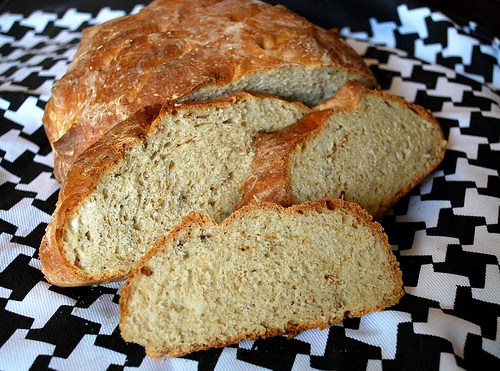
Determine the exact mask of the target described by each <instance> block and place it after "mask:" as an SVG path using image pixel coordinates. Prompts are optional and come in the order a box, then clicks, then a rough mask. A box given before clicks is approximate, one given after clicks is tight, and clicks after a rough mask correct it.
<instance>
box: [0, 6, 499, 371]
mask: <svg viewBox="0 0 500 371" xmlns="http://www.w3.org/2000/svg"><path fill="white" fill-rule="evenodd" d="M279 2H280V3H284V4H285V5H288V6H290V7H291V8H292V9H294V10H296V11H297V12H299V13H300V14H302V15H304V16H306V17H307V18H309V19H311V20H312V21H314V22H316V23H318V24H320V25H322V26H324V27H334V26H337V27H339V29H340V31H341V34H342V35H343V36H344V37H345V38H346V39H347V40H348V42H349V43H350V44H351V45H352V46H353V47H354V48H355V49H356V50H357V52H358V53H359V54H361V55H362V56H363V58H364V59H365V60H366V62H367V63H368V64H369V66H370V67H371V69H372V70H373V72H374V73H375V75H376V76H377V78H378V79H379V82H380V84H381V86H382V89H383V90H385V91H388V92H391V93H394V94H397V95H399V96H402V97H404V98H405V99H407V100H409V101H412V102H415V103H417V104H420V105H422V106H424V107H426V108H427V109H429V110H430V111H432V112H433V114H434V115H435V116H436V117H437V118H438V120H439V122H440V124H441V126H442V128H443V131H444V132H445V135H446V137H447V139H448V147H447V152H446V156H445V160H444V161H443V163H442V165H441V166H440V167H439V168H438V169H437V170H436V171H435V172H433V173H432V174H431V175H430V176H429V177H428V178H427V179H425V181H424V182H422V184H421V185H419V186H418V187H417V188H415V189H414V190H413V191H412V192H411V193H410V194H408V195H407V196H406V197H405V198H404V199H402V200H401V201H400V202H399V203H398V204H397V205H396V206H395V207H394V208H393V209H392V210H390V211H389V212H388V213H387V214H386V215H385V216H384V217H383V219H381V223H382V225H383V227H384V228H385V230H386V232H387V234H388V236H389V240H390V243H391V245H392V246H393V249H394V252H395V254H396V257H397V259H398V261H399V262H400V265H401V269H402V271H403V280H404V287H405V291H406V293H407V294H406V295H405V297H404V298H403V299H402V300H401V302H400V303H399V304H397V305H396V306H394V307H392V308H390V309H388V310H387V311H385V312H382V313H373V314H369V315H367V316H364V317H362V318H360V319H348V320H345V321H343V322H342V323H340V324H338V325H335V326H332V327H330V328H328V329H325V330H323V331H320V330H311V331H306V332H303V333H301V334H299V335H298V336H297V337H295V338H294V339H292V340H288V339H287V338H286V337H276V338H272V339H267V340H258V341H244V342H241V343H240V344H237V345H234V346H230V347H226V348H224V349H213V350H209V351H205V352H198V353H194V354H191V355H188V356H186V357H183V358H178V359H169V358H163V359H161V360H153V359H150V358H148V357H146V356H145V354H144V350H143V349H142V348H141V347H139V346H137V345H134V344H129V343H125V342H124V341H123V340H122V339H121V337H120V334H119V330H118V327H117V324H118V318H119V312H118V299H119V290H120V287H121V284H120V283H115V284H108V285H96V286H92V287H84V288H71V289H62V288H58V287H54V286H51V285H49V284H48V283H47V282H46V281H45V280H44V278H43V275H42V273H41V272H40V262H39V260H38V247H39V244H40V241H41V238H42V236H43V233H44V230H45V227H46V225H47V223H48V221H49V220H50V215H51V213H52V211H53V210H54V206H55V202H56V200H57V195H58V190H59V185H58V183H57V182H56V181H55V180H54V178H53V175H52V164H53V155H52V152H51V149H50V146H49V144H48V141H47V139H46V137H45V133H44V130H43V127H42V123H41V117H42V114H43V109H44V105H45V103H46V102H47V100H48V99H49V98H50V88H51V86H52V84H53V83H54V81H55V80H57V79H58V78H60V77H61V76H62V75H63V74H64V72H65V70H66V67H67V65H68V63H69V61H70V60H71V58H72V56H73V55H74V53H75V51H76V48H77V46H78V43H79V41H80V36H81V31H82V29H83V28H84V27H87V26H90V25H93V24H97V23H102V22H105V21H106V20H109V19H112V18H115V17H118V16H122V15H125V14H127V13H130V12H137V11H138V10H139V9H140V8H141V6H142V5H141V4H144V2H143V3H141V2H132V1H117V0H115V1H106V2H100V1H60V0H58V1H52V2H46V3H47V4H43V3H40V2H35V1H25V2H22V4H23V6H21V5H20V4H21V2H17V1H16V2H13V1H11V2H4V3H3V4H2V7H1V8H0V369H1V370H24V369H30V368H33V369H58V370H73V369H82V368H85V369H92V370H100V369H103V370H105V369H109V370H115V369H120V370H124V369H128V370H129V369H146V370H147V369H150V370H156V369H173V370H174V369H175V370H194V369H210V370H212V369H217V370H235V369H238V370H240V369H241V370H262V369H273V370H304V369H323V370H325V369H337V370H365V369H367V370H378V369H388V370H390V369H398V370H405V369H409V370H433V369H443V370H455V369H477V368H478V364H479V363H480V362H481V363H482V365H483V366H481V367H482V369H488V370H494V369H500V323H499V322H500V320H499V319H500V271H499V270H500V265H499V258H500V216H499V212H500V176H499V171H500V95H499V94H500V64H499V61H500V41H499V40H498V39H497V38H494V37H493V36H491V35H490V34H488V33H487V32H486V31H485V30H484V29H482V28H481V27H479V26H478V25H477V24H475V23H472V22H465V21H461V20H456V19H451V18H450V17H449V16H447V15H445V14H443V13H441V12H438V11H436V10H435V9H431V8H429V7H428V6H426V5H424V4H423V3H420V2H418V1H390V0H383V1H377V2H369V3H368V4H369V5H367V3H366V2H364V3H363V4H364V6H365V7H364V9H365V11H364V12H362V13H363V14H361V12H360V11H359V9H360V0H354V1H347V0H345V1H342V0H339V1H327V0H317V1H309V2H300V1H279Z"/></svg>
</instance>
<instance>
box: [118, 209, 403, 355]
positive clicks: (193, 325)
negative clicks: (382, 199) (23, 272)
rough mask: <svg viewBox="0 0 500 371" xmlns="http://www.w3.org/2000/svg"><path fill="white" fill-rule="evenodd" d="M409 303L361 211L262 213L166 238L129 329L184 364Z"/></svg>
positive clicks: (197, 223)
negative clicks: (196, 355)
mask: <svg viewBox="0 0 500 371" xmlns="http://www.w3.org/2000/svg"><path fill="white" fill-rule="evenodd" d="M403 294H404V292H403V288H402V276H401V272H400V270H399V266H398V263H397V260H396V258H395V257H394V255H393V253H392V251H391V248H390V246H389V244H388V241H387V236H386V235H385V234H384V233H383V230H382V227H381V226H380V225H379V224H378V223H376V222H374V221H372V219H371V216H370V215H368V214H367V213H366V212H365V211H364V210H362V209H361V208H360V207H359V206H357V205H355V204H352V203H349V202H345V201H341V200H318V201H313V202H308V203H304V204H301V205H295V206H292V207H290V208H283V207H280V206H278V205H276V204H269V203H264V204H254V205H249V206H246V207H244V208H242V209H240V210H239V211H237V212H235V213H234V214H233V215H231V216H230V217H229V218H228V219H227V220H225V221H224V222H222V223H221V224H217V223H216V222H215V221H213V220H212V219H211V218H209V217H207V216H204V215H203V214H199V213H193V214H190V215H189V216H187V217H186V218H184V219H183V221H182V222H181V223H180V224H178V225H177V226H176V227H175V228H174V229H173V230H172V232H171V233H170V234H168V235H167V236H166V237H163V238H160V239H159V240H158V241H157V242H156V244H155V246H154V247H153V249H151V250H150V251H149V252H148V253H147V254H146V256H145V257H144V258H143V259H142V260H141V261H140V263H139V264H138V265H137V266H136V268H135V269H134V271H133V273H132V275H131V276H130V278H129V279H128V280H127V282H126V283H125V285H124V287H123V289H122V291H121V299H120V311H121V320H120V329H121V333H122V336H123V338H124V339H125V340H127V341H131V342H135V343H138V344H141V345H143V346H145V348H146V352H147V354H149V355H150V356H152V357H161V356H164V355H168V356H171V357H177V356H182V355H185V354H187V353H190V352H194V351H198V350H204V349H208V348H212V347H223V346H226V345H230V344H234V343H237V342H239V341H240V340H243V339H258V338H266V337H270V336H277V335H282V334H289V335H291V336H293V335H296V334H297V333H298V332H300V331H304V330H307V329H312V328H325V327H327V326H329V325H332V324H334V323H337V322H339V321H341V320H343V319H344V318H346V317H359V316H362V315H364V314H367V313H370V312H373V311H380V310H383V309H385V308H387V307H390V306H392V305H394V304H396V303H397V302H398V301H399V299H400V298H401V297H402V295H403Z"/></svg>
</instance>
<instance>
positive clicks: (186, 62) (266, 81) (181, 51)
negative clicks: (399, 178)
mask: <svg viewBox="0 0 500 371" xmlns="http://www.w3.org/2000/svg"><path fill="white" fill-rule="evenodd" d="M348 79H356V80H359V81H362V82H363V83H365V84H367V85H370V86H374V85H376V81H375V78H374V77H373V75H372V73H371V72H370V70H369V69H368V68H367V66H366V65H365V63H364V62H363V60H362V59H361V58H360V57H359V56H358V55H357V54H356V52H355V51H354V50H353V49H352V48H351V47H350V46H349V45H348V44H346V43H345V42H344V41H343V40H341V38H340V37H339V35H338V34H337V32H335V31H327V30H325V29H322V28H320V27H317V26H315V25H313V24H311V23H310V22H308V21H307V20H306V19H305V18H302V17H300V16H298V15H297V14H295V13H293V12H292V11H290V10H288V9H286V8H285V7H283V6H281V5H277V6H271V5H270V4H266V3H264V2H260V1H257V0H156V1H154V2H152V3H151V4H150V5H148V6H147V7H145V8H143V9H142V10H141V11H140V12H138V13H137V14H134V15H129V16H125V17H121V18H119V19H115V20H111V21H109V22H106V23H104V24H100V25H96V26H92V27H89V28H87V29H85V30H84V32H83V35H82V41H81V44H80V47H79V49H78V51H77V53H76V55H75V57H74V60H73V61H72V62H71V64H70V66H69V67H68V71H67V72H66V74H65V75H64V76H63V77H62V78H61V79H60V80H59V81H58V82H57V83H56V84H55V85H54V87H53V89H52V97H51V99H50V101H49V102H48V103H47V105H46V109H45V115H44V117H43V122H44V126H45V130H46V132H47V136H48V138H49V141H50V143H51V145H52V146H53V149H54V156H55V170H54V172H55V175H56V177H57V179H58V180H60V181H62V180H63V179H64V178H65V175H66V172H67V171H68V167H69V165H70V164H71V163H72V162H73V161H74V160H75V159H76V158H77V157H78V155H79V154H80V153H81V152H83V151H84V150H85V149H86V148H87V147H88V146H89V145H91V144H92V143H93V142H94V141H96V140H97V138H99V137H100V136H101V135H103V133H105V132H106V131H108V130H109V129H110V128H111V127H113V126H114V125H116V124H117V123H119V122H121V121H123V120H124V119H126V118H127V117H128V116H130V115H131V114H132V113H134V112H136V111H137V110H139V109H140V108H141V107H143V106H145V105H152V104H158V103H160V104H161V103H163V102H165V101H166V100H167V99H190V100H193V99H196V100H205V99H207V98H211V97H215V96H219V95H221V94H226V93H229V92H235V91H239V90H254V91H259V92H265V93H272V94H277V95H280V96H283V97H285V98H287V99H289V100H296V101H301V102H304V103H306V104H308V105H315V104H319V103H320V102H321V101H323V100H325V99H326V98H328V97H330V96H331V95H333V94H334V93H335V92H336V90H337V89H338V87H339V86H341V85H342V84H343V83H344V82H345V81H346V80H348Z"/></svg>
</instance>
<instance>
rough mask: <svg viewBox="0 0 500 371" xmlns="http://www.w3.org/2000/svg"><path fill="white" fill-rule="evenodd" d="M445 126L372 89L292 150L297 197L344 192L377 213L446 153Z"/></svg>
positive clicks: (297, 200) (296, 200)
mask: <svg viewBox="0 0 500 371" xmlns="http://www.w3.org/2000/svg"><path fill="white" fill-rule="evenodd" d="M442 145H443V140H442V136H441V133H440V131H439V128H438V127H436V126H435V124H433V122H431V121H430V120H427V119H425V118H423V117H422V116H421V115H419V114H417V113H416V112H415V111H414V110H412V109H411V108H410V107H409V106H407V105H406V104H404V103H402V102H400V101H399V100H390V99H385V98H381V97H379V96H378V95H373V94H368V95H366V96H365V97H364V98H363V99H362V100H361V102H360V103H359V107H356V108H355V109H345V110H342V109H338V110H337V112H335V113H333V114H331V115H330V116H329V117H328V118H327V121H326V125H325V126H324V127H323V128H322V129H321V130H318V131H317V132H316V133H315V134H314V137H313V138H312V139H311V140H308V141H305V142H304V144H303V145H300V146H297V147H296V148H295V150H294V151H293V153H292V154H291V156H290V174H291V192H292V197H293V201H294V203H300V202H303V201H306V200H311V199H315V198H324V197H339V198H343V199H345V200H348V201H352V202H355V203H358V204H360V205H361V206H362V207H363V208H365V209H366V210H367V211H368V212H369V213H371V214H380V212H381V211H382V212H383V211H385V209H386V207H385V204H390V203H391V201H392V200H393V199H394V198H397V197H398V195H399V193H400V192H401V193H403V194H404V193H406V192H407V191H408V190H409V189H410V188H411V186H414V185H416V184H418V183H419V182H420V181H421V180H422V178H423V177H424V176H425V175H426V174H428V172H429V171H430V170H432V168H433V166H435V165H436V162H437V161H439V160H440V159H441V153H442V150H443V148H442Z"/></svg>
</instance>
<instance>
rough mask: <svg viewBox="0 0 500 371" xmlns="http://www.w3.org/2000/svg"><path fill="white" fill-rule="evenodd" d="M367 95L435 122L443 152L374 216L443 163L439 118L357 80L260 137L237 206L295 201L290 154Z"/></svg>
mask: <svg viewBox="0 0 500 371" xmlns="http://www.w3.org/2000/svg"><path fill="white" fill-rule="evenodd" d="M367 94H373V95H377V96H380V97H382V98H384V99H385V98H389V99H391V100H393V101H396V102H399V103H401V104H403V105H404V106H406V107H408V108H409V109H411V110H412V111H414V112H416V113H417V114H418V115H420V116H421V117H422V118H424V119H425V120H426V121H428V122H430V123H432V125H433V126H434V127H435V128H436V129H437V132H438V133H439V134H440V136H441V143H440V149H439V150H440V153H439V155H438V156H436V159H435V162H434V163H432V164H430V166H429V169H427V170H428V171H426V172H422V174H420V175H419V176H418V177H415V178H414V179H413V180H412V181H411V182H409V183H408V184H406V185H405V186H404V187H402V188H401V189H400V190H399V192H398V193H397V194H395V195H394V197H392V198H391V199H389V200H385V202H384V203H382V204H381V205H380V207H379V209H378V210H377V211H375V212H374V213H373V215H374V216H375V217H379V216H381V215H382V214H383V213H384V212H386V211H387V210H388V209H389V208H391V207H392V206H393V205H394V204H395V203H396V202H397V201H398V200H400V199H401V197H403V196H404V195H405V194H407V193H408V192H409V191H410V190H411V189H412V188H414V187H415V186H416V185H417V184H418V183H420V182H421V181H422V180H423V179H424V178H425V176H427V174H429V173H430V172H431V171H432V170H434V169H435V168H436V167H437V166H438V165H439V164H440V163H441V161H442V159H443V157H444V153H445V150H446V141H445V138H444V134H443V132H442V130H441V127H440V125H439V123H438V122H437V120H436V118H435V117H434V116H433V115H432V114H431V113H430V112H429V111H427V110H426V109H425V108H423V107H421V106H418V105H416V104H412V103H410V102H407V101H406V100H404V99H402V98H400V97H397V96H393V95H389V94H387V93H384V92H382V91H379V90H372V89H368V88H366V87H364V86H363V85H361V84H359V83H358V82H356V81H348V82H347V83H346V84H344V85H343V86H342V87H341V88H340V89H339V91H338V93H337V94H336V95H335V96H334V97H332V98H330V99H328V100H327V101H325V102H324V103H322V104H321V105H319V106H317V107H315V108H313V110H312V112H311V113H310V114H309V115H307V116H305V117H304V118H303V119H301V120H299V121H298V122H297V123H295V124H293V125H290V126H288V127H286V128H284V129H282V130H280V131H278V132H274V133H263V134H260V135H259V136H258V137H257V139H256V141H255V158H254V160H253V163H252V168H253V169H252V174H251V175H250V176H249V177H248V178H247V179H246V180H245V182H244V184H243V186H242V190H243V195H242V199H241V202H240V204H239V205H238V207H242V206H244V205H247V204H249V203H252V202H262V201H267V202H276V203H278V204H280V205H283V206H289V205H291V204H293V203H294V200H293V196H292V194H291V182H292V180H291V175H290V171H289V161H290V155H291V153H292V152H293V151H294V150H295V149H296V148H298V147H300V146H302V145H304V143H306V142H307V141H309V140H310V139H311V138H313V137H314V136H316V135H319V133H320V132H321V131H322V130H323V129H324V127H325V125H326V122H327V119H328V118H329V117H330V116H331V115H335V114H336V113H337V112H340V111H345V110H354V109H356V108H357V107H358V106H359V104H360V102H361V100H362V99H363V97H364V96H366V95H367ZM346 171H348V169H346ZM332 196H333V195H332Z"/></svg>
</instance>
